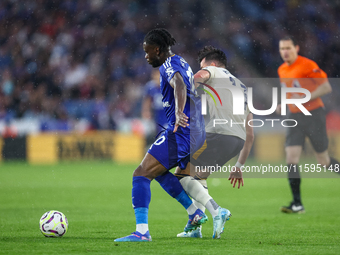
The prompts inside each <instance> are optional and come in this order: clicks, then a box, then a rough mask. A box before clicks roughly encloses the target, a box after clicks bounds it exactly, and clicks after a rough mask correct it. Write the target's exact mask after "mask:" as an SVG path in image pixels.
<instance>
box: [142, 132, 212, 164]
mask: <svg viewBox="0 0 340 255" xmlns="http://www.w3.org/2000/svg"><path fill="white" fill-rule="evenodd" d="M172 130H173V127H171V128H168V129H166V130H165V131H164V133H163V134H162V135H161V136H160V137H159V138H158V139H157V140H156V141H155V142H154V143H153V144H152V145H151V147H150V149H149V150H148V153H150V154H151V155H152V156H153V157H154V158H155V159H157V160H158V161H159V162H160V163H161V164H162V165H163V166H164V167H165V168H166V169H167V170H170V169H172V168H174V167H176V166H179V167H180V168H181V169H182V170H183V169H185V168H186V166H187V164H188V162H189V161H190V153H193V152H195V151H196V150H198V149H199V148H200V147H201V146H202V145H203V143H204V140H205V132H201V133H199V134H197V135H195V136H192V135H190V134H185V133H183V131H182V129H181V128H178V130H177V132H176V133H173V132H172Z"/></svg>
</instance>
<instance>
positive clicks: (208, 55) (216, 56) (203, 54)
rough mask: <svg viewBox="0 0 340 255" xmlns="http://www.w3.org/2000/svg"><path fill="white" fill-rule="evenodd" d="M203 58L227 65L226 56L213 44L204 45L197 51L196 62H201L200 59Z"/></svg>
mask: <svg viewBox="0 0 340 255" xmlns="http://www.w3.org/2000/svg"><path fill="white" fill-rule="evenodd" d="M204 58H205V61H212V60H215V61H218V62H219V63H220V64H221V65H223V66H225V67H226V66H227V56H226V55H225V53H224V52H223V51H222V50H220V49H217V48H215V47H213V46H205V47H204V48H203V49H201V50H200V51H199V52H198V59H197V60H198V63H201V61H202V60H203V59H204Z"/></svg>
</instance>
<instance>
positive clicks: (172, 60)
mask: <svg viewBox="0 0 340 255" xmlns="http://www.w3.org/2000/svg"><path fill="white" fill-rule="evenodd" d="M159 72H160V88H161V93H162V96H163V98H162V102H163V108H164V111H165V114H166V117H167V120H168V125H169V128H170V129H173V127H174V125H175V122H176V116H175V97H174V89H173V87H171V85H170V80H171V79H172V77H173V76H174V74H175V73H177V72H178V73H180V74H181V76H182V77H183V81H184V83H185V85H186V87H187V101H186V104H185V107H184V111H183V112H184V113H185V115H187V116H188V117H189V121H188V124H189V127H187V128H182V130H183V133H186V134H189V133H190V132H204V120H203V116H202V114H201V100H200V98H199V97H198V95H197V92H196V88H195V85H194V75H193V73H192V70H191V67H190V66H189V64H188V63H187V62H186V61H185V60H184V59H183V58H182V57H180V56H178V55H175V54H174V55H172V56H171V57H168V58H167V59H166V61H165V62H164V64H163V65H162V66H161V67H160V68H159Z"/></svg>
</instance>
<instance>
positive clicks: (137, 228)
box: [136, 224, 149, 235]
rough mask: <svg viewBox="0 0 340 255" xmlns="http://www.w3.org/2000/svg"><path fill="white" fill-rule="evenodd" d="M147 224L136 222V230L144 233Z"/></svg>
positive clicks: (147, 228) (146, 230) (147, 227)
mask: <svg viewBox="0 0 340 255" xmlns="http://www.w3.org/2000/svg"><path fill="white" fill-rule="evenodd" d="M148 230H149V226H148V224H137V225H136V231H137V232H139V233H141V234H142V235H144V234H145V233H146V232H148Z"/></svg>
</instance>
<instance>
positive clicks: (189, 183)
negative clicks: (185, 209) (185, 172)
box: [180, 176, 219, 217]
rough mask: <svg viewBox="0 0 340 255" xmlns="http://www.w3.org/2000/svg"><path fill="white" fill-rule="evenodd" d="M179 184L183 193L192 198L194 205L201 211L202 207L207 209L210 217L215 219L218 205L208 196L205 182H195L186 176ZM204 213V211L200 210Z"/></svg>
mask: <svg viewBox="0 0 340 255" xmlns="http://www.w3.org/2000/svg"><path fill="white" fill-rule="evenodd" d="M180 183H181V184H182V186H183V189H184V190H185V192H186V193H187V194H188V195H189V196H190V197H192V198H193V199H194V200H196V201H195V202H194V204H195V205H196V206H197V207H198V208H199V209H201V210H202V205H205V207H206V208H207V209H208V211H209V212H210V213H211V216H212V217H215V216H216V215H217V214H218V208H219V206H218V204H217V203H216V202H215V201H214V199H213V198H212V197H211V196H210V195H209V193H208V189H206V188H205V187H207V181H206V180H195V179H194V178H193V177H191V176H186V177H184V178H182V179H181V180H180ZM202 211H203V212H204V210H202Z"/></svg>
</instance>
